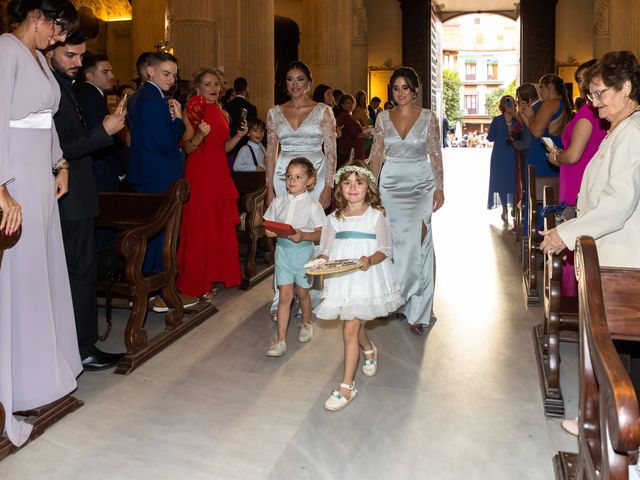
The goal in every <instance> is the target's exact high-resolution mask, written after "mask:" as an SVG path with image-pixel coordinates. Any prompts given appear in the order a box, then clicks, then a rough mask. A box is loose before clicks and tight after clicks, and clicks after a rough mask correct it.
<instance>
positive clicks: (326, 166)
mask: <svg viewBox="0 0 640 480" xmlns="http://www.w3.org/2000/svg"><path fill="white" fill-rule="evenodd" d="M276 152H277V158H276V162H275V168H274V173H273V189H274V191H275V194H276V196H280V195H285V194H286V193H287V186H286V183H285V174H286V171H287V166H288V165H289V162H290V161H291V160H293V159H294V158H296V157H305V158H308V159H309V160H310V161H311V163H313V165H314V167H315V168H316V172H317V181H316V185H315V187H314V189H313V190H311V191H310V192H309V194H310V195H311V196H312V197H313V198H314V199H316V200H319V199H320V194H321V193H322V190H323V189H324V186H325V185H327V184H329V185H332V183H333V174H334V173H335V170H336V119H335V117H334V116H333V111H332V110H331V107H329V106H328V105H325V104H324V103H318V104H316V106H315V107H314V108H313V110H311V112H309V114H308V115H307V117H306V118H305V119H304V120H303V122H302V123H301V124H300V125H299V126H298V128H293V127H292V126H291V124H290V123H289V121H288V120H287V118H286V117H285V116H284V114H283V113H282V110H281V109H280V106H279V105H276V106H275V107H272V108H271V109H270V110H269V113H268V114H267V154H266V155H267V157H268V158H269V157H271V158H273V157H274V156H276ZM317 250H318V247H317V246H316V247H315V251H316V255H317ZM274 289H275V296H274V298H273V302H272V304H271V312H276V311H277V310H278V303H279V301H280V298H279V292H278V289H277V288H276V282H275V278H274ZM311 303H312V305H313V306H314V307H315V306H316V305H318V304H319V303H320V294H319V292H318V290H312V291H311Z"/></svg>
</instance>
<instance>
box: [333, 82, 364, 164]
mask: <svg viewBox="0 0 640 480" xmlns="http://www.w3.org/2000/svg"><path fill="white" fill-rule="evenodd" d="M355 103H356V102H355V99H354V98H353V97H352V96H351V95H349V94H348V93H345V94H344V95H342V96H341V97H340V102H339V103H338V111H339V113H338V116H337V117H336V125H337V128H338V129H340V130H341V132H342V136H341V137H340V138H338V168H339V167H340V166H342V165H343V164H344V163H346V162H348V161H349V160H350V158H351V151H352V150H353V158H354V159H355V160H364V135H363V133H362V127H361V126H360V124H359V123H358V122H357V121H356V119H355V118H353V115H352V113H351V112H353V108H354V106H355Z"/></svg>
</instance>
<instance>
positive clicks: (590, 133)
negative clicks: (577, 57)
mask: <svg viewBox="0 0 640 480" xmlns="http://www.w3.org/2000/svg"><path fill="white" fill-rule="evenodd" d="M595 63H596V60H590V61H589V62H586V63H584V64H582V65H580V67H578V71H577V72H576V77H577V78H578V83H579V85H580V91H581V93H584V94H585V96H586V91H588V87H589V86H588V85H585V84H584V83H585V82H584V77H585V74H586V73H587V70H588V69H589V67H591V66H592V65H593V64H595ZM609 127H610V124H609V122H608V121H606V120H605V119H602V118H600V117H599V116H598V109H597V108H595V107H594V106H593V104H592V103H591V102H589V101H587V103H585V104H584V105H582V107H580V109H579V110H578V111H577V112H576V114H575V116H574V117H573V118H572V119H571V121H570V122H569V123H568V124H567V126H566V128H565V130H564V132H563V133H562V148H563V149H562V150H552V151H551V152H550V153H549V154H548V155H547V157H548V158H549V161H550V162H551V163H553V164H554V165H557V166H559V167H560V192H559V195H558V202H566V204H567V206H566V208H565V210H564V213H563V217H564V218H565V220H569V219H571V218H575V216H576V203H577V201H578V192H579V191H580V184H581V183H582V176H583V175H584V170H585V169H586V168H587V165H588V164H589V162H590V161H591V158H593V156H594V155H595V154H596V152H597V151H598V148H599V147H600V144H601V143H602V140H603V139H604V137H605V136H606V135H607V132H608V131H609ZM560 287H561V292H562V295H563V296H567V297H575V296H577V295H578V284H577V281H576V275H575V270H574V264H573V252H571V251H569V252H567V254H566V256H565V259H564V261H563V265H562V284H561V286H560Z"/></svg>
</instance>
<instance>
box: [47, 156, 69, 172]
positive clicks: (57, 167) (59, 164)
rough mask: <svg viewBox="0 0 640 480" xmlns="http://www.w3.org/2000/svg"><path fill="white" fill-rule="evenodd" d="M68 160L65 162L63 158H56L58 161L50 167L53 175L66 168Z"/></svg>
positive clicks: (67, 167)
mask: <svg viewBox="0 0 640 480" xmlns="http://www.w3.org/2000/svg"><path fill="white" fill-rule="evenodd" d="M68 169H69V162H67V161H66V160H65V159H64V158H61V159H60V160H58V162H57V163H56V164H55V165H54V166H53V167H52V168H51V170H52V172H53V174H54V175H57V174H58V173H59V172H60V170H68Z"/></svg>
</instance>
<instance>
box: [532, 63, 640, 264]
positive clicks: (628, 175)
mask: <svg viewBox="0 0 640 480" xmlns="http://www.w3.org/2000/svg"><path fill="white" fill-rule="evenodd" d="M586 81H587V82H588V84H589V92H590V93H589V99H590V100H591V102H592V103H593V106H594V107H595V108H597V109H598V115H599V116H600V118H602V119H605V120H607V121H609V122H610V123H611V128H610V129H609V134H608V135H607V136H606V138H605V139H604V140H603V141H602V143H601V145H600V148H599V149H598V151H597V152H596V154H595V155H594V156H593V158H592V159H591V161H590V162H589V163H588V165H587V167H586V169H585V171H584V175H583V178H582V184H581V187H580V192H579V194H578V202H577V205H576V207H577V217H576V218H574V219H571V220H567V221H566V222H564V223H561V224H560V225H558V226H557V227H556V228H554V229H552V230H546V231H543V232H541V233H542V235H543V236H544V237H545V238H544V241H543V242H542V244H541V245H540V248H541V250H543V252H544V253H545V254H547V253H550V252H551V253H559V252H561V251H563V250H564V249H565V248H568V249H569V250H573V249H574V248H575V242H576V237H578V236H580V235H588V236H590V237H593V238H594V239H595V241H596V246H597V247H598V257H599V259H600V265H602V266H608V267H631V268H639V267H640V249H639V248H638V238H640V208H638V203H639V200H640V143H639V142H638V138H640V108H639V107H640V65H639V64H638V61H637V60H636V57H635V56H634V55H633V54H632V53H631V52H625V51H621V52H608V53H606V54H605V55H604V56H603V57H602V58H601V59H600V60H599V61H598V62H597V63H596V64H595V65H594V66H593V67H591V68H590V69H589V71H588V72H587V77H586Z"/></svg>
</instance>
